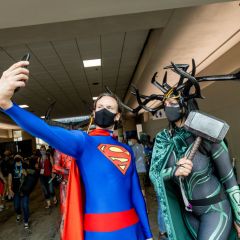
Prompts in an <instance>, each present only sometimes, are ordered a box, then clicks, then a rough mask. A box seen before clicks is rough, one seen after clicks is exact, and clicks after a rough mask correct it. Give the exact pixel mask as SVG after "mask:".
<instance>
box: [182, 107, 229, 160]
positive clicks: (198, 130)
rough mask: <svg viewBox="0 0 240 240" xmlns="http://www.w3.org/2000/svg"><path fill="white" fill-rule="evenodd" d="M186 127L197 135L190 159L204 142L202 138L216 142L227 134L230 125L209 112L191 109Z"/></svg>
mask: <svg viewBox="0 0 240 240" xmlns="http://www.w3.org/2000/svg"><path fill="white" fill-rule="evenodd" d="M184 128H185V129H186V130H188V131H189V132H191V133H193V134H194V135H196V136H197V138H196V140H195V141H194V143H193V146H192V149H191V151H190V154H189V156H188V159H189V160H192V159H193V157H194V155H195V153H196V151H197V150H198V148H199V146H200V144H201V142H202V138H204V139H207V140H209V141H211V142H215V143H217V142H220V141H222V140H223V139H224V137H225V136H226V134H227V131H228V129H229V125H228V124H227V123H226V122H225V121H223V120H221V119H218V118H216V117H213V116H211V115H209V114H206V113H203V112H199V111H191V112H190V113H189V115H188V117H187V119H186V121H185V123H184Z"/></svg>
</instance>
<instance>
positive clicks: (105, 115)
mask: <svg viewBox="0 0 240 240" xmlns="http://www.w3.org/2000/svg"><path fill="white" fill-rule="evenodd" d="M115 116H116V113H112V112H110V111H108V110H107V109H106V108H103V109H101V110H99V111H97V112H95V119H94V122H95V124H96V125H97V126H99V127H102V128H108V127H110V126H112V125H114V118H115Z"/></svg>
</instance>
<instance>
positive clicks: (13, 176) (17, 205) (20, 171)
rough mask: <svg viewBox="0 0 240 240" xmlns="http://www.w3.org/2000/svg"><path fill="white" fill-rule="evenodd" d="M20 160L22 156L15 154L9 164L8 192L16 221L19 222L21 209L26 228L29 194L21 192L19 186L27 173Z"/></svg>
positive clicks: (27, 226)
mask: <svg viewBox="0 0 240 240" xmlns="http://www.w3.org/2000/svg"><path fill="white" fill-rule="evenodd" d="M22 160H23V158H22V156H21V155H18V154H17V155H15V157H14V163H13V165H12V166H11V168H10V171H9V175H8V187H9V189H8V194H9V195H10V196H11V197H13V202H14V209H15V212H16V214H17V218H16V221H17V222H20V220H21V212H22V211H21V210H23V219H24V228H25V229H28V228H29V225H28V219H29V196H28V195H25V194H23V193H22V192H21V186H22V184H23V181H24V177H25V176H26V175H27V171H26V169H25V168H24V165H23V163H22ZM21 208H22V209H21Z"/></svg>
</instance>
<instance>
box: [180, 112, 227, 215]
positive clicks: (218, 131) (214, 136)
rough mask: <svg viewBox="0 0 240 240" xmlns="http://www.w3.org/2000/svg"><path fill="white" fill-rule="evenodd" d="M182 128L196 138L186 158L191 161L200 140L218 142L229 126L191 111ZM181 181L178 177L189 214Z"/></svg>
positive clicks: (189, 205) (201, 113)
mask: <svg viewBox="0 0 240 240" xmlns="http://www.w3.org/2000/svg"><path fill="white" fill-rule="evenodd" d="M184 128H185V129H186V130H187V131H189V132H191V133H193V134H194V135H196V136H197V138H196V140H195V141H194V143H193V146H192V148H191V151H190V153H189V155H188V157H187V159H189V160H191V161H192V160H193V158H194V155H195V154H196V152H197V150H198V148H199V146H200V144H201V142H202V138H204V139H207V140H209V141H211V142H216V143H217V142H220V141H222V140H223V139H224V137H225V136H226V134H227V131H228V129H229V125H228V124H227V123H226V122H225V121H223V120H221V119H218V118H216V117H213V116H211V115H208V114H206V113H203V112H199V111H191V112H190V113H189V115H188V117H187V119H186V121H185V123H184ZM182 180H183V179H182V177H179V182H180V189H181V194H182V197H183V202H184V205H185V209H186V211H189V212H191V211H192V205H191V204H190V203H189V201H188V199H187V197H186V194H185V191H184V186H183V183H182Z"/></svg>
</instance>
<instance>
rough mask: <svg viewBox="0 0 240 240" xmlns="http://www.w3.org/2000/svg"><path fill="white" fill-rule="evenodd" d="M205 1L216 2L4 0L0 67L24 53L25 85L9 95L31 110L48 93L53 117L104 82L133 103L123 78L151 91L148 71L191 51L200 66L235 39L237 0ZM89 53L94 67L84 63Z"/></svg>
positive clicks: (82, 109) (80, 104)
mask: <svg viewBox="0 0 240 240" xmlns="http://www.w3.org/2000/svg"><path fill="white" fill-rule="evenodd" d="M44 2H46V4H44ZM212 2H220V1H207V0H206V1H187V0H185V1H173V0H172V1H143V0H141V1H139V0H138V1H135V0H134V1H131V3H129V1H121V2H114V1H109V0H105V1H101V2H99V1H92V2H91V3H90V2H89V1H68V2H66V1H55V0H53V1H50V2H49V1H45V0H44V1H41V2H39V3H36V2H33V1H27V0H26V1H21V2H19V3H18V2H14V4H13V3H12V2H11V1H8V2H7V3H5V4H3V7H1V9H0V20H1V21H0V23H1V25H0V28H1V29H0V69H1V70H4V69H5V68H7V66H9V65H10V64H12V63H13V62H14V61H16V60H18V59H20V58H21V56H22V55H24V53H26V52H30V53H31V66H30V71H31V76H30V81H29V84H28V86H27V88H25V89H21V90H20V91H19V92H17V93H16V94H15V96H14V100H15V101H16V102H17V103H19V104H27V105H29V106H30V109H29V110H30V111H33V112H35V114H37V115H39V116H41V115H44V113H45V111H46V110H47V108H48V106H49V104H50V103H51V102H52V101H54V100H56V101H57V103H56V106H55V108H54V111H53V113H52V117H54V118H56V117H68V116H77V115H80V114H89V113H90V109H91V105H92V97H94V96H96V95H98V94H99V93H101V92H102V91H103V90H104V86H105V85H108V86H109V87H110V88H111V89H112V90H113V91H115V92H116V93H117V94H118V95H119V96H120V97H121V98H122V99H123V98H124V96H126V98H125V100H126V102H128V103H129V104H131V105H134V101H133V99H132V100H131V99H130V98H129V96H128V95H126V92H127V89H128V86H129V83H130V82H133V83H135V84H136V85H137V86H138V87H139V88H140V90H141V91H144V92H145V93H151V92H152V91H155V89H152V88H151V86H150V84H149V79H150V78H151V76H152V73H154V72H155V71H160V70H161V69H162V67H163V66H165V65H166V64H168V63H169V62H170V61H171V60H174V61H177V62H186V61H187V62H189V61H190V60H191V58H192V57H195V58H196V60H197V63H201V64H200V65H199V67H198V69H199V71H200V69H201V68H200V67H201V66H203V65H204V64H203V63H206V59H208V60H209V56H212V55H213V53H214V52H218V53H219V51H216V50H220V48H221V49H223V48H222V46H227V45H228V48H226V49H225V50H222V51H223V52H222V53H224V52H226V51H227V50H228V49H229V48H230V47H232V46H233V45H234V44H236V43H237V42H238V41H239V38H238V36H239V32H238V31H239V28H240V26H239V24H240V22H239V21H237V19H240V15H239V13H240V12H239V5H238V4H239V2H238V1H231V2H226V1H224V2H226V3H217V4H211V5H203V6H199V5H202V4H206V3H212ZM8 4H9V5H8ZM10 6H11V7H10ZM13 6H14V7H13ZM183 7H184V8H183ZM9 9H11V11H9ZM24 10H25V11H24ZM153 10H154V11H153ZM22 12H28V13H27V14H25V15H22ZM79 16H81V17H79ZM219 26H221V27H219ZM215 56H216V54H215ZM92 58H101V59H102V63H103V64H102V67H97V68H84V67H83V64H82V60H85V59H92ZM212 59H213V60H211V61H209V63H208V64H206V66H208V65H209V64H210V63H211V62H212V61H214V58H212ZM206 66H205V67H206ZM205 67H204V68H205ZM204 68H203V69H204ZM203 69H201V70H203ZM94 83H98V85H94Z"/></svg>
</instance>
